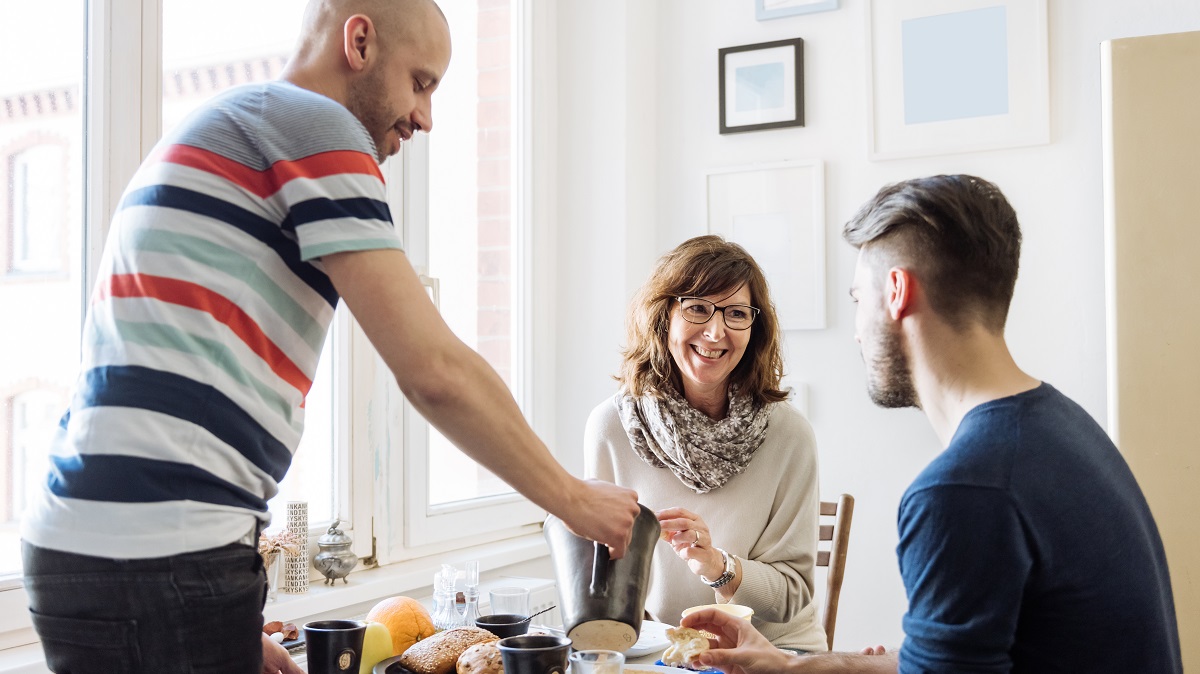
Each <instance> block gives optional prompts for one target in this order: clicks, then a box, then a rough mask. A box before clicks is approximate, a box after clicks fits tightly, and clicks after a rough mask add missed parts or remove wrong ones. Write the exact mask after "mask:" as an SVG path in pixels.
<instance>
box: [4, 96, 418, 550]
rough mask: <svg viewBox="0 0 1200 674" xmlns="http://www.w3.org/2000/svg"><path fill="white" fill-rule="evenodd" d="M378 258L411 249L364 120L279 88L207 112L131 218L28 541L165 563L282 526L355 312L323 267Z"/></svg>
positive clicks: (172, 151)
mask: <svg viewBox="0 0 1200 674" xmlns="http://www.w3.org/2000/svg"><path fill="white" fill-rule="evenodd" d="M379 248H400V240H399V238H398V236H397V234H396V232H395V230H394V228H393V226H392V220H391V213H390V212H389V210H388V207H387V203H386V195H385V188H384V183H383V176H382V174H381V173H380V171H379V166H378V164H377V163H376V160H375V146H374V144H373V142H372V140H371V137H370V135H369V134H368V133H367V130H366V129H365V128H364V127H363V126H362V124H361V123H359V121H358V120H357V119H356V118H355V117H354V116H353V115H352V114H351V113H350V112H349V111H348V110H346V108H344V107H342V106H341V105H340V104H338V103H337V102H335V101H333V100H331V99H329V98H326V97H324V96H321V95H319V94H316V93H313V92H311V91H308V90H305V89H302V88H299V87H296V86H293V85H291V84H288V83H286V82H271V83H267V84H253V85H247V86H244V87H239V88H237V89H233V90H230V91H228V92H226V93H224V94H222V95H220V96H218V97H216V98H214V99H213V100H212V101H210V102H209V103H207V104H205V105H204V106H203V107H202V108H201V109H200V110H198V111H197V112H195V113H193V114H192V115H191V116H190V117H189V118H188V119H187V121H185V122H184V123H183V124H182V125H180V127H179V128H178V129H177V130H176V131H175V132H174V133H173V134H171V135H170V136H169V137H166V138H164V139H163V140H162V142H160V143H159V145H158V146H157V147H156V148H155V149H154V151H153V152H152V153H151V156H150V157H149V158H148V159H147V160H146V161H145V163H144V164H142V166H141V168H139V169H138V171H137V173H136V174H135V175H134V178H133V180H132V182H131V183H130V185H129V187H128V188H127V189H126V192H125V194H124V196H123V197H122V199H121V203H120V205H119V206H118V209H117V212H116V215H115V216H114V218H113V222H112V228H111V230H110V232H109V236H108V241H107V243H106V246H105V251H104V257H103V260H102V262H101V265H100V269H99V272H98V275H97V280H96V285H95V291H94V292H93V294H92V298H91V304H90V307H89V310H88V315H87V319H86V321H85V326H84V336H83V362H82V368H81V374H80V376H79V381H78V382H77V383H76V388H75V392H74V394H73V397H72V400H71V405H70V409H69V410H68V411H67V414H66V415H65V416H64V417H63V420H62V422H61V423H60V425H59V429H58V433H57V435H56V438H55V440H54V444H53V446H52V448H51V452H50V453H51V465H50V474H49V478H48V480H47V481H46V484H45V486H44V489H42V490H41V492H40V494H39V496H38V498H37V499H36V502H35V504H34V505H33V507H32V508H31V509H30V510H27V511H26V517H25V518H24V522H23V524H22V529H21V535H22V537H23V538H24V539H25V540H26V541H28V542H29V543H32V544H33V545H36V546H39V547H43V548H49V549H53V550H62V551H67V552H73V553H77V554H85V555H93V556H99V557H109V558H151V557H162V556H167V555H175V554H181V553H185V552H193V551H197V550H204V549H209V548H214V547H218V546H221V545H225V544H227V543H231V542H233V541H236V540H239V539H240V538H242V537H243V536H245V534H246V533H247V532H248V531H250V530H251V529H252V527H253V526H254V524H255V520H256V519H257V520H260V521H263V522H266V521H267V519H268V517H269V516H268V514H267V500H268V499H270V498H271V497H272V496H273V495H274V494H275V493H276V492H277V491H278V483H279V481H280V480H281V479H283V476H284V474H285V473H286V472H287V469H288V466H289V464H290V463H291V460H292V453H293V452H294V451H295V449H296V446H297V444H298V443H299V440H300V433H301V430H302V429H303V426H304V408H303V403H304V398H305V395H306V394H307V393H308V390H309V387H310V386H311V385H312V378H313V376H314V373H315V372H316V368H317V359H318V357H319V356H320V354H321V346H322V344H323V343H324V340H325V336H326V333H327V332H328V328H329V323H330V321H331V320H332V318H333V311H334V307H335V306H336V304H337V301H338V295H337V292H336V291H335V289H334V287H333V284H332V283H331V282H330V280H329V278H328V277H327V276H326V275H325V273H324V271H323V270H322V267H321V263H320V258H321V256H323V255H328V254H331V253H338V252H343V251H355V250H369V249H379Z"/></svg>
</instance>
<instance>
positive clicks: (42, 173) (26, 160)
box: [8, 143, 69, 273]
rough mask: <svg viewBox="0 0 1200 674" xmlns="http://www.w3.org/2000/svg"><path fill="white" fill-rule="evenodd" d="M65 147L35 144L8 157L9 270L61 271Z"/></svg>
mask: <svg viewBox="0 0 1200 674" xmlns="http://www.w3.org/2000/svg"><path fill="white" fill-rule="evenodd" d="M66 156H67V152H66V147H65V146H64V144H60V143H44V144H40V145H34V146H33V147H31V148H28V149H26V150H22V151H21V152H18V153H16V154H13V155H11V156H10V157H9V161H8V174H9V185H10V187H9V194H10V198H9V223H10V231H11V232H12V234H11V237H10V240H11V241H12V250H11V251H10V253H9V271H10V273H21V272H25V273H45V272H57V271H61V270H62V268H63V266H64V263H65V260H64V259H63V253H64V247H63V238H64V234H65V233H66V228H67V223H66V220H67V209H66V187H67V181H68V179H69V172H68V168H67V162H66Z"/></svg>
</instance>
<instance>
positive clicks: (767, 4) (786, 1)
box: [754, 0, 838, 21]
mask: <svg viewBox="0 0 1200 674" xmlns="http://www.w3.org/2000/svg"><path fill="white" fill-rule="evenodd" d="M837 8H838V0H754V18H756V19H758V20H759V21H767V20H769V19H781V18H783V17H785V16H796V15H797V14H813V13H816V12H828V11H829V10H832V9H837Z"/></svg>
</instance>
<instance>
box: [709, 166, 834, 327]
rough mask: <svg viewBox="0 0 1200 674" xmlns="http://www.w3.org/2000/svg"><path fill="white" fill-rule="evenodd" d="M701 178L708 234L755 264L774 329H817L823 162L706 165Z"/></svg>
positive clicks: (821, 293) (821, 318) (821, 295)
mask: <svg viewBox="0 0 1200 674" xmlns="http://www.w3.org/2000/svg"><path fill="white" fill-rule="evenodd" d="M706 183H707V184H706V189H705V194H706V198H707V202H708V208H707V212H708V231H709V233H710V234H720V235H721V236H724V237H725V238H726V239H727V240H729V241H733V242H735V243H737V244H740V245H741V246H742V247H743V248H745V249H746V251H747V252H749V253H750V255H751V256H753V257H754V259H755V260H756V261H757V262H758V264H759V266H760V267H762V269H763V273H764V274H766V277H767V283H768V285H769V287H770V289H771V297H772V299H773V300H774V302H775V310H776V313H777V314H778V315H779V325H780V329H782V330H821V329H824V328H825V327H826V318H825V165H824V162H821V161H817V160H813V161H786V162H776V163H771V164H756V165H751V166H737V167H731V168H721V169H713V170H711V171H709V172H708V174H707V175H706Z"/></svg>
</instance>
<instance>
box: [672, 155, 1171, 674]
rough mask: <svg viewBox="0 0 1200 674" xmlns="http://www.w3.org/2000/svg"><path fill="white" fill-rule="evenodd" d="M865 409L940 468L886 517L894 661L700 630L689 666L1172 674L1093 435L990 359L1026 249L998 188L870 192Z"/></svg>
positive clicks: (1130, 511) (1159, 560)
mask: <svg viewBox="0 0 1200 674" xmlns="http://www.w3.org/2000/svg"><path fill="white" fill-rule="evenodd" d="M844 236H845V238H846V240H847V241H848V242H849V243H850V244H851V245H853V246H854V247H855V248H857V249H858V250H859V256H858V264H857V268H856V270H855V275H854V282H853V285H852V286H851V289H850V294H851V296H852V297H853V298H854V301H855V303H856V304H857V305H858V308H857V314H856V322H855V330H856V335H855V338H856V339H857V341H858V342H859V345H860V347H861V349H862V355H863V360H864V362H865V363H866V365H867V377H868V384H867V386H868V390H869V392H870V396H871V399H872V400H873V401H874V402H875V403H876V404H878V405H880V406H883V407H917V408H919V409H921V410H922V411H924V412H925V415H926V416H927V417H928V419H929V422H930V424H931V425H932V426H933V428H934V430H935V431H936V433H937V435H938V438H939V439H940V440H941V442H942V444H943V446H944V447H945V449H944V451H942V453H941V454H940V455H939V456H938V457H937V458H935V459H934V460H933V461H932V462H931V463H930V464H929V465H928V466H927V467H926V468H925V470H924V471H923V472H922V473H921V474H920V475H919V476H918V477H917V479H916V480H915V481H914V482H913V483H912V485H910V486H909V488H908V490H907V491H906V493H905V494H904V497H903V498H902V500H901V502H900V515H899V530H900V544H899V546H898V548H897V554H898V556H899V562H900V573H901V576H902V578H903V580H904V585H905V590H906V591H907V594H908V600H909V607H908V612H907V613H906V614H905V616H904V620H903V626H904V631H905V640H904V644H903V646H902V647H901V648H900V650H899V653H886V652H884V649H882V648H879V647H876V648H872V649H867V650H866V651H864V653H863V654H830V655H816V656H808V657H802V656H793V655H790V654H787V653H783V652H781V651H778V650H775V649H772V648H770V645H769V644H768V643H766V641H765V640H763V639H762V637H761V636H760V635H758V634H757V633H756V632H755V631H754V630H753V628H752V627H750V626H749V624H748V623H745V622H744V621H737V620H735V619H732V618H729V617H728V616H725V615H724V614H721V613H719V612H715V611H710V612H703V613H697V614H694V615H692V616H689V617H688V618H687V619H685V620H684V621H683V622H684V624H685V625H686V626H689V627H700V628H703V629H707V630H709V631H711V632H713V633H715V634H718V635H720V637H719V639H718V646H719V648H716V649H714V650H711V651H709V652H708V653H706V654H705V655H703V656H702V657H701V659H700V662H701V663H703V664H705V665H710V666H714V667H717V668H719V669H721V670H722V671H724V672H726V673H727V674H740V673H742V672H745V673H748V674H758V673H760V672H761V673H764V674H765V673H766V672H851V671H853V672H897V671H899V672H904V673H909V672H964V671H970V672H1050V671H1054V672H1088V673H1089V674H1099V673H1104V672H1113V673H1114V674H1115V673H1118V672H1133V671H1136V672H1156V673H1157V672H1181V671H1182V662H1181V655H1180V646H1179V634H1178V628H1177V624H1176V620H1175V606H1174V601H1173V598H1172V594H1171V583H1170V578H1169V575H1168V571H1167V561H1166V555H1165V553H1164V551H1163V545H1162V541H1161V539H1160V538H1159V534H1158V529H1157V527H1156V526H1155V523H1154V518H1153V517H1152V515H1151V513H1150V508H1149V507H1148V505H1147V504H1146V500H1145V498H1144V497H1143V495H1142V492H1141V490H1140V489H1139V487H1138V485H1137V482H1136V481H1135V479H1134V476H1133V473H1132V472H1131V471H1130V469H1129V466H1128V465H1127V464H1126V463H1125V461H1124V459H1122V458H1121V455H1120V453H1119V452H1118V451H1117V449H1116V447H1114V446H1113V444H1112V442H1111V441H1110V440H1109V438H1108V436H1107V435H1106V434H1105V433H1104V431H1103V429H1101V428H1100V426H1099V425H1097V424H1096V422H1095V421H1094V420H1093V419H1092V418H1091V417H1090V416H1088V414H1087V412H1085V411H1084V410H1083V409H1082V408H1081V407H1079V406H1078V405H1077V404H1075V403H1074V402H1072V401H1071V400H1070V399H1068V398H1067V397H1066V396H1064V395H1063V394H1062V393H1060V392H1058V391H1057V390H1056V389H1054V388H1053V387H1052V386H1051V385H1050V384H1047V383H1044V382H1041V381H1039V380H1037V379H1035V378H1033V377H1031V376H1029V375H1028V374H1026V373H1025V372H1023V371H1022V370H1021V369H1020V368H1019V367H1018V366H1017V364H1016V363H1015V362H1014V361H1013V359H1012V356H1011V355H1010V354H1009V351H1008V346H1007V344H1006V343H1005V341H1004V324H1005V319H1006V317H1007V315H1008V308H1009V303H1010V302H1011V299H1012V295H1013V287H1014V285H1015V283H1016V279H1017V268H1018V259H1019V257H1020V243H1021V232H1020V227H1019V225H1018V224H1017V217H1016V213H1015V212H1014V211H1013V209H1012V207H1011V206H1010V205H1009V203H1008V201H1007V200H1006V199H1005V198H1004V195H1003V194H1001V192H1000V190H999V189H998V188H997V187H996V186H995V185H993V184H991V183H989V182H987V181H985V180H982V179H980V178H976V177H973V176H966V175H955V176H933V177H929V178H922V179H917V180H910V181H906V182H902V183H898V184H895V185H890V186H888V187H885V188H883V189H882V190H881V191H880V192H879V193H878V194H877V195H876V196H875V198H874V199H872V200H871V201H869V202H868V203H867V204H865V205H864V206H863V207H862V209H861V210H859V212H858V213H857V214H856V215H855V216H854V218H852V219H851V220H850V222H849V223H847V225H846V227H845V231H844Z"/></svg>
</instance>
